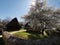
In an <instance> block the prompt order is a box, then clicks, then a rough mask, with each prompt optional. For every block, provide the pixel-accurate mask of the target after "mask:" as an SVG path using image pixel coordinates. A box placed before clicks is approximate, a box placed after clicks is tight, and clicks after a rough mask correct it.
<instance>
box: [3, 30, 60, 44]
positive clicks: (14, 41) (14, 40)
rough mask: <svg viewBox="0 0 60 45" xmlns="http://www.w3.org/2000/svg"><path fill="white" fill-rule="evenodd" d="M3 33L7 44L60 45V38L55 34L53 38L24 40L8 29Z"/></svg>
mask: <svg viewBox="0 0 60 45" xmlns="http://www.w3.org/2000/svg"><path fill="white" fill-rule="evenodd" d="M2 35H3V39H4V42H5V44H6V45H60V43H56V42H59V40H58V38H56V37H53V36H52V37H51V38H50V37H48V38H45V39H38V40H33V39H29V40H24V39H20V38H17V37H14V36H12V35H10V34H9V33H8V32H6V31H3V32H2Z"/></svg>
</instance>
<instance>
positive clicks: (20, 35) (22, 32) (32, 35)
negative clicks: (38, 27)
mask: <svg viewBox="0 0 60 45" xmlns="http://www.w3.org/2000/svg"><path fill="white" fill-rule="evenodd" d="M14 35H15V36H16V37H18V38H22V39H41V38H45V37H46V36H47V33H46V32H45V31H44V35H42V34H38V33H33V32H31V33H28V32H26V30H25V29H21V30H20V31H19V32H17V33H15V34H14Z"/></svg>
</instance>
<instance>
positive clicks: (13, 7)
mask: <svg viewBox="0 0 60 45" xmlns="http://www.w3.org/2000/svg"><path fill="white" fill-rule="evenodd" d="M30 1H31V0H0V18H1V19H5V18H6V17H11V18H14V17H17V18H18V19H19V20H20V17H21V16H23V15H24V14H26V13H27V12H28V9H29V2H30ZM48 5H52V6H55V7H60V0H48Z"/></svg>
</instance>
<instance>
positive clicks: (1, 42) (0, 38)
mask: <svg viewBox="0 0 60 45" xmlns="http://www.w3.org/2000/svg"><path fill="white" fill-rule="evenodd" d="M0 45H5V44H4V40H3V39H2V37H0Z"/></svg>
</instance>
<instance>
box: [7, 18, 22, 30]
mask: <svg viewBox="0 0 60 45" xmlns="http://www.w3.org/2000/svg"><path fill="white" fill-rule="evenodd" d="M20 28H21V25H19V22H18V20H17V18H14V19H12V20H11V21H10V22H9V23H8V24H6V30H7V31H15V30H17V31H18V30H19V29H20Z"/></svg>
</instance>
